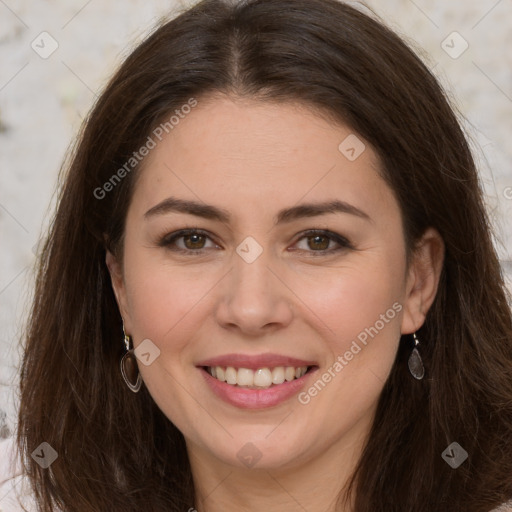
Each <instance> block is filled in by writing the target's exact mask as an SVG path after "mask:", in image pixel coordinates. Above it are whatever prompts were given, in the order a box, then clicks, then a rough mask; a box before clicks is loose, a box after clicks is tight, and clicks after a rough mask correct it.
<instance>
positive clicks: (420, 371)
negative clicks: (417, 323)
mask: <svg viewBox="0 0 512 512" xmlns="http://www.w3.org/2000/svg"><path fill="white" fill-rule="evenodd" d="M413 338H414V348H413V349H412V352H411V355H410V356H409V360H408V361H407V366H408V367H409V371H410V372H411V375H412V376H413V377H414V378H415V379H418V380H421V379H423V377H424V375H425V367H424V366H423V361H422V360H421V356H420V353H419V351H418V349H417V348H416V347H417V346H418V345H419V344H420V342H419V341H418V338H416V333H414V334H413Z"/></svg>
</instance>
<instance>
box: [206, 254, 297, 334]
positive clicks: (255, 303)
mask: <svg viewBox="0 0 512 512" xmlns="http://www.w3.org/2000/svg"><path fill="white" fill-rule="evenodd" d="M267 255H268V252H266V251H265V250H264V251H263V253H262V254H261V255H260V256H259V257H258V258H257V259H256V260H255V261H253V262H252V263H248V262H247V261H245V260H244V259H243V258H241V257H239V256H238V254H236V253H235V254H234V257H233V268H232V270H231V272H229V273H228V275H227V276H226V278H225V279H224V280H223V284H222V286H221V288H220V294H221V295H220V298H219V302H218V307H217V308H216V319H217V322H218V323H219V325H221V326H222V327H223V328H224V329H229V330H238V331H239V333H243V334H247V335H249V336H261V335H263V334H266V333H269V332H272V331H274V330H278V329H282V328H284V327H286V326H287V325H289V324H290V322H291V321H292V318H293V310H292V305H291V303H292V297H293V292H292V291H291V290H290V288H289V287H288V286H287V285H286V280H285V279H284V275H283V272H279V264H276V262H272V261H270V258H269V257H268V256H267Z"/></svg>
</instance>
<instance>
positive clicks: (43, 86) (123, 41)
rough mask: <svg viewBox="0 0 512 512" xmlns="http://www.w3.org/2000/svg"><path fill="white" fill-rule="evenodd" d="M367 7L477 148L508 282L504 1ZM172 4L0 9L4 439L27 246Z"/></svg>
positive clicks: (23, 0) (511, 36)
mask: <svg viewBox="0 0 512 512" xmlns="http://www.w3.org/2000/svg"><path fill="white" fill-rule="evenodd" d="M352 3H353V2H352ZM181 4H186V2H181ZM369 5H370V6H372V8H373V9H374V10H375V11H376V12H377V13H378V14H379V15H380V16H381V17H383V18H384V20H385V21H386V23H388V24H389V25H391V26H392V27H393V28H394V29H395V30H397V31H398V32H399V33H400V34H401V35H402V36H404V37H405V38H406V39H407V40H408V41H409V42H410V43H412V44H413V45H415V47H416V48H418V49H419V51H421V52H422V55H423V57H424V59H425V60H426V61H427V63H428V65H429V66H430V67H431V68H433V69H434V72H435V73H436V74H437V76H439V77H440V78H441V80H442V83H443V84H444V85H445V87H446V88H447V89H448V90H449V92H450V96H451V97H452V98H453V101H454V102H455V104H456V105H457V106H458V108H459V110H460V111H461V113H462V114H463V115H464V116H465V118H466V120H467V122H466V124H467V129H468V131H469V133H470V135H471V137H472V138H473V139H474V140H475V143H476V144H477V145H478V146H479V149H477V150H476V151H477V157H478V160H479V162H480V168H481V173H482V177H483V180H484V183H485V189H486V193H487V200H488V204H489V208H490V209H491V210H492V212H493V218H494V222H495V225H496V229H497V232H498V235H499V238H500V240H501V245H500V247H499V250H500V255H501V258H502V260H503V265H504V268H505V269H506V271H507V272H508V273H509V274H508V275H509V276H510V275H511V273H512V264H511V262H510V260H512V256H511V255H512V222H510V219H512V144H511V143H510V142H509V137H510V136H511V119H512V52H510V48H512V2H510V0H498V1H497V0H485V1H478V2H476V1H472V2H471V1H467V0H452V1H450V2H447V1H446V0H430V1H427V0H414V1H412V0H387V1H386V2H383V1H381V2H377V1H371V2H369ZM170 6H171V7H170ZM179 6H180V2H169V1H164V0H131V1H130V2H117V1H116V2H114V1H105V0H104V1H99V0H89V1H87V0H73V1H70V0H66V1H65V0H53V1H51V2H50V1H48V2H43V1H37V2H34V1H29V0H5V1H1V2H0V171H1V173H0V180H1V181H0V237H1V238H0V240H1V249H0V257H1V260H0V269H1V273H0V326H1V329H0V437H2V436H5V435H7V433H8V429H10V430H12V428H13V426H14V422H15V419H14V418H15V402H14V401H13V386H12V383H13V382H15V379H16V368H17V364H18V360H19V344H18V339H19V329H20V326H21V325H22V322H23V316H24V315H25V314H26V303H27V296H28V294H29V292H30V289H31V288H30V283H31V280H32V277H33V276H32V265H33V263H34V260H35V257H34V253H33V249H34V246H35V245H36V243H37V240H38V238H39V234H40V232H41V230H44V228H45V226H46V225H47V222H48V208H49V207H50V205H51V199H52V193H53V191H54V187H55V184H56V177H57V171H58V169H59V165H60V162H61V159H62V157H63V155H64V152H65V149H66V147H67V146H68V144H69V142H70V141H71V139H72V137H73V135H74V134H75V133H76V131H77V129H78V127H79V125H80V122H81V119H82V118H83V117H84V116H85V114H86V112H87V111H88V109H89V107H90V105H91V104H92V102H93V100H94V98H95V94H96V91H98V90H99V89H100V88H101V87H102V85H103V84H104V83H105V81H106V80H107V78H108V77H109V76H110V74H111V72H112V70H113V69H114V67H115V66H116V65H117V64H118V63H119V62H120V60H121V57H122V55H125V54H126V52H127V48H128V46H129V45H133V43H134V42H135V41H137V40H138V39H139V38H141V37H142V36H143V35H144V34H145V33H146V32H147V30H148V29H149V28H150V27H151V24H152V23H153V22H154V21H155V20H156V19H157V18H158V17H159V16H161V15H163V14H166V13H168V12H169V10H170V8H179ZM43 31H47V32H48V33H49V34H51V36H52V37H53V38H54V39H55V40H56V41H57V42H58V45H59V46H58V48H57V50H56V51H55V52H54V53H53V54H52V55H50V56H49V57H48V58H46V59H43V58H41V57H40V56H39V55H38V54H37V53H36V52H35V51H34V50H33V49H32V48H31V44H32V42H33V41H35V42H34V45H39V48H38V51H40V52H45V51H49V49H51V44H52V41H51V40H50V39H47V38H46V39H44V38H45V37H46V36H39V34H41V32H43ZM453 31H457V32H458V33H459V34H460V35H461V36H462V38H464V40H465V41H467V44H468V45H469V46H468V48H467V50H466V51H465V52H464V53H462V54H461V55H460V56H459V57H458V58H452V57H451V56H450V55H448V54H447V53H446V52H445V50H443V48H442V47H441V44H442V42H443V41H444V40H445V39H446V37H447V36H448V35H449V34H451V33H452V32H453ZM41 38H43V41H41ZM446 44H447V45H449V46H452V48H449V47H448V48H447V50H448V51H450V52H451V53H452V54H455V53H459V52H460V50H461V49H462V48H463V46H462V45H463V44H464V41H463V40H462V39H460V40H457V39H454V40H453V43H452V42H451V39H450V38H448V40H447V41H446V43H445V45H446ZM43 46H44V47H43ZM36 48H37V46H36ZM508 187H511V188H508ZM77 292H78V293H79V290H77ZM56 371H58V369H56ZM2 410H3V411H4V412H5V413H6V415H7V418H6V419H5V420H4V419H3V418H2V412H1V411H2ZM4 416H5V415H4ZM3 422H6V426H3V427H2V423H3Z"/></svg>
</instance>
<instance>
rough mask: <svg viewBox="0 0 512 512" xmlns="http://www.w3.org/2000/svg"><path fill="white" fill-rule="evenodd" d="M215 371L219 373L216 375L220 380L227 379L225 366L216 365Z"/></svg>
mask: <svg viewBox="0 0 512 512" xmlns="http://www.w3.org/2000/svg"><path fill="white" fill-rule="evenodd" d="M215 373H216V374H217V375H216V377H217V379H218V380H220V381H221V382H225V381H226V374H225V372H224V368H221V367H220V366H216V367H215Z"/></svg>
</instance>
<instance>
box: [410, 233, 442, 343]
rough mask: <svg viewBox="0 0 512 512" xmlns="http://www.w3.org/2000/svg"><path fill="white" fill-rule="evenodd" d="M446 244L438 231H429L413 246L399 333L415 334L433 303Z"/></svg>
mask: <svg viewBox="0 0 512 512" xmlns="http://www.w3.org/2000/svg"><path fill="white" fill-rule="evenodd" d="M444 253H445V245H444V242H443V239H442V237H441V235H440V234H439V232H438V231H437V230H436V229H434V228H428V229H427V230H426V231H425V233H424V234H423V236H422V237H421V239H420V241H419V242H418V244H417V245H416V248H415V250H414V253H413V255H412V259H411V262H410V266H409V271H408V275H407V282H406V297H405V301H404V302H405V304H404V306H405V307H404V315H403V317H402V329H401V331H402V334H412V333H413V332H416V331H417V330H418V329H419V328H420V327H421V326H422V325H423V323H424V322H425V317H426V315H427V312H428V310H429V308H430V306H431V305H432V303H433V302H434V299H435V296H436V293H437V288H438V285H439V278H440V276H441V270H442V268H443V262H444Z"/></svg>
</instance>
